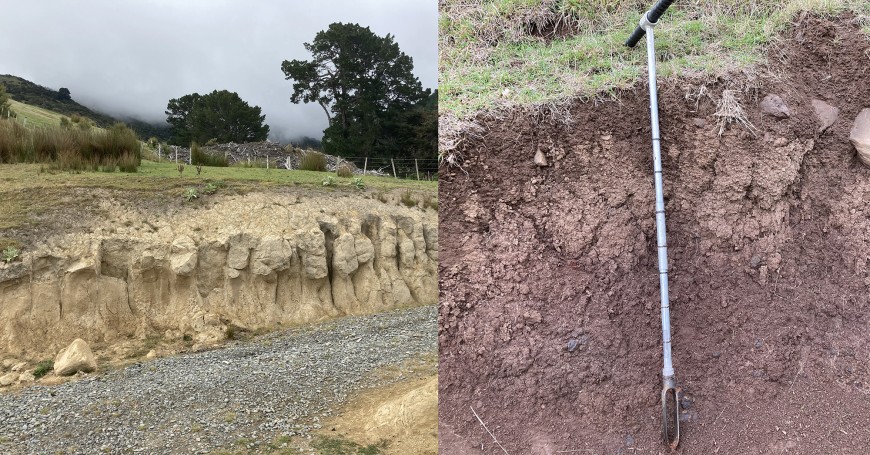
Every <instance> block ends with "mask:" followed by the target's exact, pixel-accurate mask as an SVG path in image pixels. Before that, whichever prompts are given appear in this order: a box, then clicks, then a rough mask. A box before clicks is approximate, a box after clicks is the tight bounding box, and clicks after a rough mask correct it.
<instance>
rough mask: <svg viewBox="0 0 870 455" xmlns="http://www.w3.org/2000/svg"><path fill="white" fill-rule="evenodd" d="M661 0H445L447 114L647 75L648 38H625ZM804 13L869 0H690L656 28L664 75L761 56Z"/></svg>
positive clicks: (856, 10)
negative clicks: (632, 43)
mask: <svg viewBox="0 0 870 455" xmlns="http://www.w3.org/2000/svg"><path fill="white" fill-rule="evenodd" d="M654 3H655V2H654V0H644V1H639V0H595V1H580V0H442V1H441V2H440V5H441V8H440V9H441V15H440V19H439V29H440V32H439V44H440V47H439V49H440V74H441V78H440V83H439V89H440V90H441V99H440V102H441V112H442V113H448V114H452V115H454V116H456V117H458V118H460V119H463V118H469V117H471V116H473V115H474V114H476V113H478V112H481V111H486V110H489V109H492V108H496V107H498V106H504V105H517V104H519V105H529V104H539V103H550V102H557V101H559V100H562V99H565V98H569V97H574V96H599V95H602V94H603V95H606V94H607V93H608V92H610V91H612V90H614V89H616V88H624V87H629V86H631V85H632V84H633V83H635V82H636V81H638V80H639V79H641V78H644V77H645V71H646V69H645V68H646V52H645V48H644V41H641V43H640V45H639V46H638V48H635V49H628V48H626V47H625V46H624V45H623V42H624V41H625V39H626V38H627V37H628V35H629V34H630V33H631V32H632V30H634V28H635V27H636V26H637V23H638V21H639V19H640V15H641V14H642V13H643V12H644V11H646V10H647V9H648V8H650V7H651V6H652V5H653V4H654ZM800 11H811V12H814V13H818V14H823V15H835V14H840V13H843V12H845V11H851V12H852V13H853V14H854V15H855V20H857V21H858V22H859V23H861V24H862V25H863V26H864V29H865V30H870V2H867V1H866V0H785V1H777V0H753V1H742V0H688V1H679V2H675V3H674V4H673V5H672V6H671V8H670V9H669V10H668V12H667V13H666V15H665V16H664V18H663V19H662V20H661V23H660V25H658V26H657V27H656V50H657V52H658V57H659V61H660V64H659V67H658V69H659V75H660V76H663V77H666V76H668V75H672V74H686V73H688V74H694V75H710V74H722V73H724V72H725V71H727V70H730V69H735V68H741V67H746V66H748V65H752V64H755V63H759V62H762V61H763V59H764V55H765V52H766V49H767V47H768V46H770V45H775V40H776V36H777V33H778V32H780V31H781V30H783V29H784V28H785V27H786V26H787V25H788V23H789V21H791V20H792V19H793V18H794V17H795V15H796V14H797V13H798V12H800Z"/></svg>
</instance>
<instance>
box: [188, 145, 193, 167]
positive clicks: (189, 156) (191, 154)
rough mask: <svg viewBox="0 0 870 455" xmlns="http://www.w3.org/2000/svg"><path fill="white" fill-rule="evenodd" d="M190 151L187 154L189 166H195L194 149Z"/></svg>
mask: <svg viewBox="0 0 870 455" xmlns="http://www.w3.org/2000/svg"><path fill="white" fill-rule="evenodd" d="M188 150H189V152H188V153H187V164H189V165H191V166H193V149H192V148H190V149H188Z"/></svg>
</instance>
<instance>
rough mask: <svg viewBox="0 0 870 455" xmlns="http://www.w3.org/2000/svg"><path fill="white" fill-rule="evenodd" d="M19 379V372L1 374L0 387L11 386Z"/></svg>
mask: <svg viewBox="0 0 870 455" xmlns="http://www.w3.org/2000/svg"><path fill="white" fill-rule="evenodd" d="M17 380H18V373H6V374H4V375H3V376H0V387H6V386H10V385H12V384H15V381H17Z"/></svg>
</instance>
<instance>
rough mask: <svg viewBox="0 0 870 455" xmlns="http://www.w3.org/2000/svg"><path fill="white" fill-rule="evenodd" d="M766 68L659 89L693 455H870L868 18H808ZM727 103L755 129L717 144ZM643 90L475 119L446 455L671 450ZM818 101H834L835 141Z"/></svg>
mask: <svg viewBox="0 0 870 455" xmlns="http://www.w3.org/2000/svg"><path fill="white" fill-rule="evenodd" d="M770 61H771V67H770V68H769V69H765V70H763V71H761V72H760V73H761V74H762V75H763V77H753V76H751V75H747V74H741V75H736V76H734V78H733V79H732V80H717V81H708V82H707V83H706V84H703V87H704V89H703V90H702V89H701V86H702V84H701V83H700V82H699V81H696V80H687V79H677V80H667V81H662V82H661V84H660V107H661V114H662V133H663V148H664V151H663V153H664V158H663V159H664V176H665V198H666V211H667V217H668V220H667V222H668V243H669V253H670V254H669V256H670V283H671V291H672V294H671V304H672V317H673V340H674V362H675V368H676V372H677V379H678V381H679V382H680V384H681V385H682V387H683V388H684V391H685V399H684V400H683V408H684V409H683V411H682V412H683V414H682V415H683V445H682V449H681V451H683V452H685V453H717V452H718V453H805V454H816V453H818V454H827V453H854V454H858V453H864V452H866V448H867V447H870V369H868V361H870V345H868V341H870V328H868V322H870V321H868V315H867V312H868V311H870V296H868V294H870V292H868V290H870V276H868V269H867V265H868V264H867V263H868V260H870V237H868V232H870V212H868V210H870V209H868V207H867V201H870V168H867V167H865V166H863V165H862V164H861V163H860V162H859V161H858V160H857V158H856V154H855V150H854V148H853V147H852V146H851V144H850V143H849V141H848V136H849V129H850V128H851V126H852V121H853V120H854V119H855V117H856V116H857V114H858V112H859V111H860V110H861V109H862V108H867V107H870V45H868V40H867V38H866V36H865V35H862V34H860V33H859V31H858V28H857V26H856V25H855V21H854V18H852V17H849V16H845V17H840V18H837V19H836V20H833V21H830V20H827V19H814V18H802V19H799V20H797V21H796V24H795V25H794V27H793V28H792V30H790V31H789V32H788V33H787V34H786V35H785V36H784V39H783V41H782V45H781V46H774V48H773V49H772V51H771V55H770ZM732 88H733V89H738V90H739V92H738V93H739V100H740V101H741V103H742V106H743V108H744V109H745V112H746V116H747V118H748V120H750V121H751V122H752V124H753V125H754V126H755V128H756V129H757V132H756V133H755V134H753V133H752V132H750V131H749V130H748V129H747V128H745V127H743V126H740V125H737V124H732V125H730V126H728V127H727V128H726V129H725V131H724V133H723V134H722V135H721V137H720V136H719V135H718V133H719V126H718V125H717V117H716V116H715V115H714V114H715V113H716V111H717V101H719V99H720V98H721V96H722V93H723V91H724V90H725V89H732ZM767 94H776V95H778V96H780V97H781V98H782V100H784V101H785V103H786V104H787V105H788V107H789V110H790V117H788V118H784V119H778V118H775V117H773V116H769V115H765V114H763V113H762V112H761V110H760V108H759V102H760V101H761V100H762V98H763V97H765V96H766V95H767ZM647 96H648V95H647V91H646V88H645V87H642V86H641V87H637V89H636V90H634V91H628V92H623V93H620V94H619V100H618V101H606V102H599V103H583V102H577V103H574V104H573V105H571V106H570V114H571V117H572V120H573V121H572V122H571V123H570V124H565V123H563V122H561V121H558V120H557V119H554V118H552V117H550V116H545V115H534V114H530V113H528V112H520V111H517V112H514V113H512V114H509V115H507V116H506V117H505V118H502V119H498V120H486V119H481V120H480V122H481V123H482V126H483V129H484V133H483V134H482V138H481V139H477V140H475V139H474V138H472V137H469V138H468V139H469V140H468V143H469V144H472V146H471V147H469V148H468V149H466V150H465V151H464V154H465V157H466V161H465V163H464V170H465V171H467V174H466V173H465V172H463V171H459V170H455V169H454V170H453V171H452V172H447V173H445V174H446V175H445V176H444V178H443V179H442V180H441V182H440V203H441V224H440V227H439V229H440V235H439V237H440V239H441V242H442V244H443V252H442V254H441V261H440V263H439V276H440V285H441V288H440V313H439V327H440V334H439V347H440V364H439V400H440V401H439V438H440V446H441V452H442V453H451V454H476V453H486V454H495V453H504V452H503V451H502V449H501V448H500V447H499V446H498V445H496V444H495V443H494V442H493V437H492V436H494V437H495V438H497V439H498V441H499V442H500V443H501V445H503V446H504V449H505V451H506V452H507V453H510V454H519V453H534V454H552V453H637V452H651V453H659V452H666V449H665V447H664V446H663V445H662V444H661V442H660V433H659V429H660V419H661V414H660V407H659V393H660V390H661V329H660V315H659V310H658V306H659V299H658V279H657V276H658V275H657V266H656V251H655V224H654V214H653V207H654V204H653V199H654V192H653V186H652V157H651V153H650V149H651V141H650V127H649V110H648V98H647ZM813 100H822V101H825V102H827V103H829V104H830V105H832V106H834V107H836V108H838V109H839V113H838V116H837V118H836V120H835V121H834V122H833V124H832V125H831V126H830V127H829V128H827V129H825V130H824V131H823V132H820V125H819V121H818V119H817V115H816V113H815V110H814V107H813V105H812V101H813ZM538 147H540V148H541V150H543V151H544V152H545V153H546V155H547V158H548V160H549V163H550V166H548V167H544V168H539V167H537V166H535V164H534V163H533V157H534V156H535V151H536V149H537V148H538ZM572 340H573V342H572ZM569 342H572V345H576V349H574V350H573V351H571V352H569V350H568V349H567V346H568V345H569ZM472 408H473V410H474V412H476V413H477V414H478V415H479V416H480V420H482V421H483V422H484V423H485V424H486V426H487V428H488V429H489V431H491V432H492V436H491V435H490V434H488V433H487V431H486V430H485V429H484V427H483V425H481V423H480V422H479V421H478V419H477V418H476V417H475V415H474V413H473V411H472Z"/></svg>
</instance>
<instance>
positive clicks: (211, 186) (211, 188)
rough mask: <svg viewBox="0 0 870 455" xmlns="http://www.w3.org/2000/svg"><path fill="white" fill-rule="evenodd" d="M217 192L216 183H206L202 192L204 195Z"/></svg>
mask: <svg viewBox="0 0 870 455" xmlns="http://www.w3.org/2000/svg"><path fill="white" fill-rule="evenodd" d="M217 190H218V186H217V184H216V183H212V182H208V183H206V184H205V188H204V189H203V190H202V192H203V193H205V194H214V193H215V192H216V191H217Z"/></svg>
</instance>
